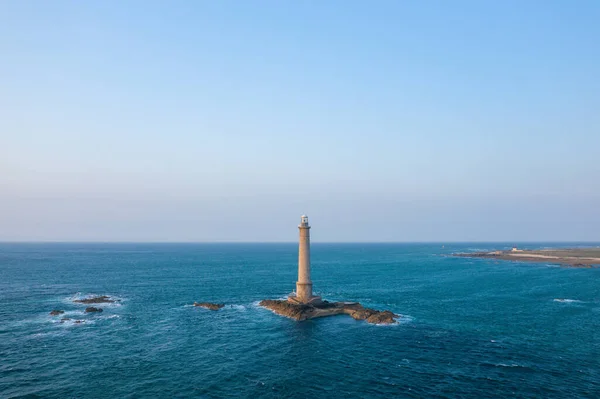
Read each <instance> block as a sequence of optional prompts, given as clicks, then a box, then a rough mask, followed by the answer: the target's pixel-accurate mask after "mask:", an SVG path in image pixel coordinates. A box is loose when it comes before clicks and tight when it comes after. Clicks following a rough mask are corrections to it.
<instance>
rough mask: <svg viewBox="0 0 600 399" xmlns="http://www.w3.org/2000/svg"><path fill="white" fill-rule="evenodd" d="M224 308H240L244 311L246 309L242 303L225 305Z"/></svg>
mask: <svg viewBox="0 0 600 399" xmlns="http://www.w3.org/2000/svg"><path fill="white" fill-rule="evenodd" d="M225 309H235V310H241V311H243V312H245V311H246V310H248V308H247V307H245V306H244V305H229V306H227V305H225Z"/></svg>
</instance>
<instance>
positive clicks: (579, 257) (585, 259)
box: [453, 248, 600, 268]
mask: <svg viewBox="0 0 600 399" xmlns="http://www.w3.org/2000/svg"><path fill="white" fill-rule="evenodd" d="M453 256H459V257H463V258H486V259H498V260H511V261H521V262H542V263H555V264H559V265H561V266H565V267H581V268H592V267H598V266H600V248H563V249H539V250H529V249H517V248H513V249H511V250H509V251H491V252H472V253H458V254H453Z"/></svg>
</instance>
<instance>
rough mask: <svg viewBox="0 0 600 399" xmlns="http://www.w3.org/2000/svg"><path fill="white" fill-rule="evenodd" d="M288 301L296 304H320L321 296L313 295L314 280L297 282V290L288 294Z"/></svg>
mask: <svg viewBox="0 0 600 399" xmlns="http://www.w3.org/2000/svg"><path fill="white" fill-rule="evenodd" d="M288 301H289V302H290V303H294V304H305V305H307V304H312V305H314V304H318V303H321V302H322V301H321V297H320V296H315V295H313V290H312V282H310V281H309V282H300V281H297V282H296V292H293V293H291V294H290V295H289V296H288Z"/></svg>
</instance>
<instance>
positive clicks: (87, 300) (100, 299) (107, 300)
mask: <svg viewBox="0 0 600 399" xmlns="http://www.w3.org/2000/svg"><path fill="white" fill-rule="evenodd" d="M73 302H76V303H85V304H90V303H113V302H115V300H114V299H110V297H109V296H106V295H101V296H95V297H92V298H84V299H75V300H74V301H73Z"/></svg>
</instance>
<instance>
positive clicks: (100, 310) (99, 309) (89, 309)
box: [85, 306, 102, 313]
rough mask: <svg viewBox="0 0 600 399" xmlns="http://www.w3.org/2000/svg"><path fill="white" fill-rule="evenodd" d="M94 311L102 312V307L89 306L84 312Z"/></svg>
mask: <svg viewBox="0 0 600 399" xmlns="http://www.w3.org/2000/svg"><path fill="white" fill-rule="evenodd" d="M95 312H102V308H95V307H93V306H90V307H89V308H85V313H95Z"/></svg>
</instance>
